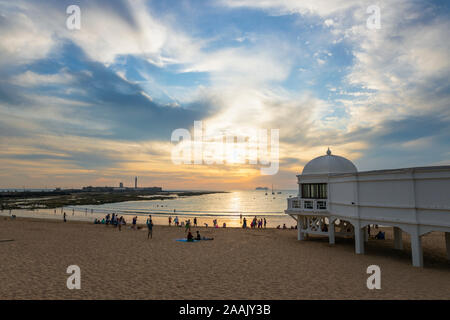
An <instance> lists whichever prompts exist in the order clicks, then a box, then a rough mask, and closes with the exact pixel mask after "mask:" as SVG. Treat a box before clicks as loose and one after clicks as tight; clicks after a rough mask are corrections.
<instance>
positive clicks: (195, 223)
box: [194, 217, 197, 227]
mask: <svg viewBox="0 0 450 320" xmlns="http://www.w3.org/2000/svg"><path fill="white" fill-rule="evenodd" d="M196 226H197V218H196V217H195V218H194V227H196Z"/></svg>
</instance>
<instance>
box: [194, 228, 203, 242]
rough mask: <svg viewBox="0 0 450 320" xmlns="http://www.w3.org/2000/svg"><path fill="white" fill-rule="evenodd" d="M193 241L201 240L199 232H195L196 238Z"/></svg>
mask: <svg viewBox="0 0 450 320" xmlns="http://www.w3.org/2000/svg"><path fill="white" fill-rule="evenodd" d="M195 240H202V237H201V236H200V232H198V230H197V236H196V237H195Z"/></svg>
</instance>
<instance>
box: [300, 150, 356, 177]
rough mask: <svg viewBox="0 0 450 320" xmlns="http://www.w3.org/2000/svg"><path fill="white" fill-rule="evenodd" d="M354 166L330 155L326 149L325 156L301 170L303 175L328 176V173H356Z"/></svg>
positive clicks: (314, 160)
mask: <svg viewBox="0 0 450 320" xmlns="http://www.w3.org/2000/svg"><path fill="white" fill-rule="evenodd" d="M357 171H358V169H356V166H355V165H354V164H353V162H351V161H350V160H348V159H346V158H344V157H340V156H335V155H332V154H331V151H330V148H328V151H327V154H326V155H324V156H320V157H317V158H315V159H312V160H311V161H310V162H308V163H307V164H306V165H305V167H304V168H303V172H302V175H304V174H328V173H353V172H357Z"/></svg>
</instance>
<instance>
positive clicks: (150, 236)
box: [147, 215, 153, 239]
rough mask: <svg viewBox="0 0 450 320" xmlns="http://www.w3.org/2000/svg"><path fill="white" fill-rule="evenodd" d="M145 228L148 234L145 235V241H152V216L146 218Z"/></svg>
mask: <svg viewBox="0 0 450 320" xmlns="http://www.w3.org/2000/svg"><path fill="white" fill-rule="evenodd" d="M147 228H148V234H147V239H149V238H151V239H153V221H152V216H150V215H149V216H148V219H147Z"/></svg>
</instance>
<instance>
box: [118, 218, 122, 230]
mask: <svg viewBox="0 0 450 320" xmlns="http://www.w3.org/2000/svg"><path fill="white" fill-rule="evenodd" d="M122 220H123V217H120V218H119V220H118V221H117V225H118V227H119V231H122Z"/></svg>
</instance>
